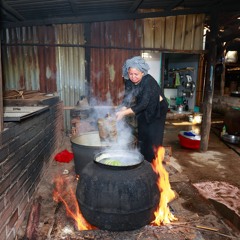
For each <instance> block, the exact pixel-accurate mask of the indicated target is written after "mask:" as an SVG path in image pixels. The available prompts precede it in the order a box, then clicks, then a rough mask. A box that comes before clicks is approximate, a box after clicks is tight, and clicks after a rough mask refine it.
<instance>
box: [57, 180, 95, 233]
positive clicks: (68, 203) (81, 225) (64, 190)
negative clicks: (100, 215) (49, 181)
mask: <svg viewBox="0 0 240 240" xmlns="http://www.w3.org/2000/svg"><path fill="white" fill-rule="evenodd" d="M54 182H55V189H54V191H53V200H54V201H56V202H62V203H63V204H64V205H65V208H66V211H67V215H68V216H69V217H71V218H73V219H74V220H75V222H76V225H77V228H78V230H90V229H94V227H93V226H92V225H90V224H89V223H88V222H87V221H86V220H85V219H84V217H83V215H82V214H81V212H80V209H79V205H78V202H77V199H76V195H75V193H74V191H73V188H72V187H71V184H70V183H69V182H68V181H67V179H66V178H65V179H63V178H62V177H60V176H58V177H56V178H55V180H54Z"/></svg>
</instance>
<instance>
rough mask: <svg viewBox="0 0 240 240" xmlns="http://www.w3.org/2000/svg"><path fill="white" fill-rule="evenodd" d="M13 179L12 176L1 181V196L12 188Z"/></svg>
mask: <svg viewBox="0 0 240 240" xmlns="http://www.w3.org/2000/svg"><path fill="white" fill-rule="evenodd" d="M11 183H12V182H11V177H10V175H7V176H5V178H4V179H2V180H1V181H0V186H1V187H0V196H1V195H2V194H3V193H4V192H5V191H6V190H7V189H8V187H10V186H11Z"/></svg>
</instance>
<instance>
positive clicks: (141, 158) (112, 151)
mask: <svg viewBox="0 0 240 240" xmlns="http://www.w3.org/2000/svg"><path fill="white" fill-rule="evenodd" d="M127 153H130V154H134V155H136V156H137V157H135V158H137V159H138V161H137V162H134V163H132V164H128V165H120V166H114V165H110V164H105V163H102V162H100V161H101V159H100V160H99V161H98V160H97V158H98V157H100V156H101V155H104V154H112V155H113V156H114V154H115V155H116V154H120V155H122V156H123V157H124V155H125V156H127ZM103 159H104V158H103ZM143 161H144V156H143V155H142V154H141V153H140V152H138V151H137V150H126V149H124V150H121V149H108V150H104V151H100V152H97V153H96V154H94V159H93V162H94V163H95V164H98V165H99V166H100V167H103V168H109V169H116V170H123V169H133V168H136V167H138V166H140V165H141V164H142V163H143Z"/></svg>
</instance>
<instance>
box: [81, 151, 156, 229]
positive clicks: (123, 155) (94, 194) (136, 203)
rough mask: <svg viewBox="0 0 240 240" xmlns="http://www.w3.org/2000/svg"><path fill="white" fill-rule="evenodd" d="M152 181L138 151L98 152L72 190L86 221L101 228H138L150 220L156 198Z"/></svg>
mask: <svg viewBox="0 0 240 240" xmlns="http://www.w3.org/2000/svg"><path fill="white" fill-rule="evenodd" d="M109 159H110V161H109ZM105 160H107V161H108V164H109V162H113V164H116V163H118V164H119V162H120V166H112V165H108V164H105V163H104V161H105ZM156 181H157V176H156V174H155V173H154V171H153V170H152V167H151V164H150V163H149V162H147V161H144V159H143V156H142V155H141V154H140V153H138V152H134V151H104V152H101V153H98V154H97V155H95V158H94V161H92V162H90V163H88V164H87V165H86V166H85V167H84V169H83V170H82V172H81V175H80V180H79V182H78V186H77V191H76V194H77V200H78V203H79V207H80V210H81V212H82V214H83V216H84V218H85V219H86V220H87V221H88V222H89V223H90V224H92V225H94V226H96V227H98V228H100V229H103V230H109V231H127V230H134V229H138V228H140V227H143V226H145V225H147V224H149V223H150V222H151V221H153V220H154V211H155V210H156V208H157V206H158V203H159V198H160V193H159V190H158V187H157V184H156Z"/></svg>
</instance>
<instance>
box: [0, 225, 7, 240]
mask: <svg viewBox="0 0 240 240" xmlns="http://www.w3.org/2000/svg"><path fill="white" fill-rule="evenodd" d="M0 239H1V240H6V239H7V227H6V226H4V225H3V228H2V229H1V230H0Z"/></svg>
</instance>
